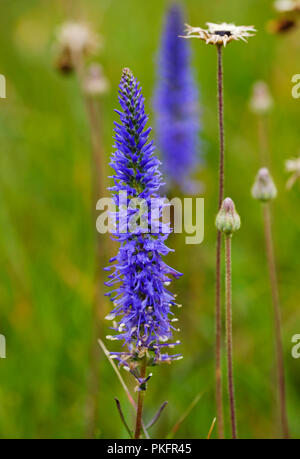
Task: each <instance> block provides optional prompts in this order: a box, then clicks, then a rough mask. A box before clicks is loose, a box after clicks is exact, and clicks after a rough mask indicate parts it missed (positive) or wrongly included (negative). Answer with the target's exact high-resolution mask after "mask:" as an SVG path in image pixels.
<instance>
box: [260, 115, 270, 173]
mask: <svg viewBox="0 0 300 459" xmlns="http://www.w3.org/2000/svg"><path fill="white" fill-rule="evenodd" d="M257 131H258V141H259V150H260V163H261V166H262V167H266V166H268V167H269V162H270V160H269V141H268V132H267V119H266V117H265V116H264V115H258V117H257Z"/></svg>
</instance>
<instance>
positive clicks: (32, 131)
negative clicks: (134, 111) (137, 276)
mask: <svg viewBox="0 0 300 459" xmlns="http://www.w3.org/2000/svg"><path fill="white" fill-rule="evenodd" d="M183 3H184V4H185V7H186V14H187V21H188V22H189V23H190V24H192V25H199V26H202V25H204V24H205V22H206V21H211V22H222V21H227V22H234V23H236V24H245V25H252V24H253V25H255V26H256V28H257V29H258V33H257V35H256V37H255V38H251V40H249V43H248V44H247V45H246V44H244V43H242V42H239V43H234V44H232V45H229V46H228V48H226V50H225V52H224V84H225V129H226V195H229V196H231V197H232V198H233V199H234V201H235V203H236V206H237V209H238V211H239V213H240V215H241V219H242V229H241V230H240V231H239V233H238V234H237V235H236V236H235V237H234V241H233V328H234V364H235V365H234V371H235V382H236V403H237V416H238V428H239V435H240V436H241V437H242V438H274V437H276V435H277V434H278V426H277V425H276V419H277V416H276V393H275V390H274V387H275V386H274V380H275V370H274V343H273V318H272V317H273V316H272V307H271V306H272V305H271V300H270V291H269V283H268V277H267V267H266V261H265V254H264V237H263V228H262V218H261V209H260V206H259V204H258V203H257V202H254V201H253V200H252V198H251V196H250V189H251V186H252V183H253V180H254V176H255V174H256V172H257V170H258V167H259V147H258V135H257V124H256V119H255V117H254V115H253V114H251V113H250V112H249V110H248V100H249V96H250V92H251V87H252V84H253V83H254V81H256V80H258V79H264V80H266V81H267V82H268V84H269V85H270V88H271V91H272V94H273V98H274V103H275V104H274V109H273V111H272V113H271V115H270V117H269V126H268V127H269V148H270V154H271V171H272V174H273V177H274V180H275V181H276V184H277V186H278V198H277V199H276V201H275V202H274V205H273V211H274V239H275V247H276V254H277V261H278V275H279V282H280V295H281V300H282V319H283V344H284V354H285V364H286V375H287V400H288V414H289V421H290V429H291V434H292V436H293V437H295V438H299V437H300V421H299V411H300V395H299V386H300V359H299V360H296V359H293V358H292V356H291V348H292V343H291V338H292V336H293V335H294V334H297V333H300V302H299V290H300V286H299V285H300V284H299V274H300V258H299V248H300V246H299V233H300V216H299V208H300V189H299V184H297V185H296V186H295V187H294V188H293V190H292V191H289V192H288V191H287V190H286V188H285V183H286V180H287V175H286V173H285V171H284V161H285V160H286V159H288V158H290V157H295V156H297V154H298V153H299V147H300V145H299V110H300V101H299V100H295V99H293V98H292V96H291V88H292V83H291V78H292V76H293V75H294V74H297V73H299V72H300V68H299V51H300V40H299V34H300V30H299V29H298V31H294V32H291V33H290V34H287V35H284V36H275V35H270V34H269V33H268V32H267V31H266V23H267V22H268V21H269V20H270V19H273V18H274V17H276V13H275V11H274V10H273V7H272V1H271V0H243V1H242V2H241V1H240V0H214V1H212V2H207V1H205V0H186V1H185V2H183ZM167 4H168V2H167V1H163V0H151V1H146V0H86V1H83V0H82V1H79V0H78V1H76V2H68V1H67V0H65V1H64V0H52V1H51V2H50V1H46V0H39V1H37V0H35V1H34V0H26V1H23V2H20V1H17V0H10V1H9V2H8V1H7V2H1V6H0V10H1V15H0V17H1V19H0V73H1V74H3V75H5V77H6V80H7V99H5V100H4V99H2V100H0V254H1V256H0V333H2V334H4V335H5V337H6V341H7V358H6V359H1V360H0V437H1V438H40V437H43V438H65V437H68V438H80V437H84V435H85V419H86V413H85V409H86V399H87V381H88V374H89V349H90V346H91V340H92V329H93V324H92V319H93V315H92V304H93V290H94V269H95V263H97V260H96V257H95V247H94V236H95V231H96V230H95V222H94V221H93V220H92V219H91V211H92V208H93V207H94V203H93V202H92V198H91V196H92V192H91V179H92V177H91V164H90V163H91V153H90V135H89V127H88V124H87V120H86V113H85V108H84V104H83V101H82V98H81V96H80V93H79V92H78V85H77V82H76V79H75V78H74V77H72V76H71V77H63V76H61V75H59V74H58V73H57V72H56V70H55V69H54V65H53V63H54V55H55V52H54V39H55V31H56V29H57V27H58V26H59V25H60V24H61V23H62V22H63V21H65V20H66V19H84V20H87V21H88V22H90V23H91V25H92V26H93V27H94V29H95V30H96V31H97V32H98V33H100V34H101V35H102V36H103V40H104V47H103V49H102V52H101V53H100V54H99V58H98V60H99V62H101V64H102V65H103V67H104V71H105V74H106V76H107V77H108V79H109V81H110V92H109V93H108V94H107V95H105V96H104V97H103V99H102V102H101V103H102V114H103V119H102V132H103V142H104V145H105V153H106V164H108V161H109V155H110V153H111V151H112V143H113V142H112V130H113V121H114V120H115V119H116V115H115V114H114V112H113V110H114V109H115V108H117V87H118V83H119V79H120V75H121V70H122V68H123V67H124V66H127V67H130V68H131V69H132V70H133V72H134V74H135V75H136V77H137V78H138V79H139V81H140V82H141V84H142V86H143V91H144V95H145V97H146V105H147V110H148V111H149V112H150V113H151V117H150V124H152V125H153V124H154V119H153V113H152V107H151V101H152V96H153V90H154V85H155V73H156V69H155V66H156V55H157V50H158V46H159V42H160V34H161V30H162V25H163V18H164V13H165V10H166V7H167ZM190 44H191V46H192V48H193V64H194V68H195V75H196V77H197V82H198V84H199V87H200V97H201V106H202V125H203V134H202V137H203V145H204V146H203V150H204V154H205V157H206V160H205V161H206V164H205V166H203V168H202V170H200V171H199V174H198V176H199V179H200V180H201V181H202V182H203V184H204V186H205V190H204V192H203V195H204V197H205V240H204V242H203V243H202V244H201V245H199V246H191V245H185V244H184V237H185V235H177V236H176V238H174V237H172V238H171V239H170V242H169V245H170V246H172V247H176V249H177V251H176V252H175V253H174V254H171V255H170V256H169V257H168V260H167V261H168V264H170V265H171V266H173V267H174V268H176V269H178V270H180V271H181V272H183V273H184V277H183V278H181V279H180V280H178V281H176V282H174V284H173V286H172V288H173V289H174V291H176V293H178V298H179V300H180V303H182V304H183V307H182V309H180V314H179V316H180V328H181V333H180V339H181V341H182V346H181V352H182V353H183V355H184V359H183V360H181V361H179V362H175V363H174V364H172V366H171V367H168V366H165V367H163V366H162V367H156V368H154V375H153V378H152V379H151V381H150V382H149V390H148V392H147V395H146V400H145V419H150V418H151V417H152V416H153V415H154V413H155V411H156V409H157V408H158V406H159V405H160V404H161V403H162V402H163V401H165V400H168V401H169V405H168V407H167V408H166V410H165V412H164V413H163V415H162V417H161V419H160V421H159V422H158V423H157V425H156V426H155V427H154V428H153V430H152V432H151V435H153V437H156V438H165V437H166V436H167V435H168V433H169V432H170V430H171V428H172V427H173V425H174V424H175V422H176V421H177V420H178V419H179V418H180V416H181V415H182V413H183V412H184V411H185V409H186V408H187V406H188V405H189V404H190V403H191V402H192V400H193V399H194V398H195V397H196V395H197V394H198V393H201V394H202V396H201V399H200V401H199V402H198V404H197V405H196V407H195V408H194V409H193V411H192V413H191V414H190V415H189V416H188V417H187V419H186V420H185V421H184V423H183V424H182V425H181V427H180V430H178V432H177V434H176V435H177V437H178V438H204V437H206V435H207V433H208V431H209V428H210V425H211V422H212V420H213V418H214V416H215V402H214V340H215V338H214V265H215V236H216V234H215V233H216V232H215V227H214V219H215V211H216V208H217V189H218V183H217V176H218V126H217V108H216V102H217V100H216V50H215V48H214V47H212V46H205V45H204V44H203V43H202V42H199V41H197V40H191V42H190ZM107 174H109V175H111V171H110V170H108V167H107ZM102 237H105V236H102ZM105 301H106V300H105V299H103V317H104V315H105V314H106V313H107V312H108V310H109V306H108V305H107V304H106V303H105ZM104 322H105V323H104V324H103V336H102V338H103V339H104V337H105V335H106V334H107V332H108V326H109V325H108V323H107V322H106V321H104ZM99 367H100V376H99V391H100V396H99V409H100V416H99V421H98V429H97V436H98V437H100V438H126V435H127V434H126V431H125V429H124V428H123V426H122V425H121V422H120V420H119V416H118V413H117V410H116V407H115V402H114V397H118V398H119V399H120V400H121V403H122V406H123V409H124V412H125V414H126V417H127V419H128V421H130V422H131V421H132V420H133V419H132V417H131V416H132V410H131V407H130V405H129V403H128V401H127V398H126V395H125V393H124V392H123V389H122V387H121V385H120V383H119V381H118V379H117V377H116V376H115V374H114V373H113V370H112V368H111V366H110V364H109V362H108V361H107V360H106V358H105V357H104V356H103V354H102V353H101V350H100V348H99ZM225 369H226V366H225V360H224V371H225ZM125 377H126V380H127V381H128V384H129V386H130V387H132V386H131V385H132V381H131V379H130V377H128V375H127V374H125ZM223 382H224V400H225V408H226V419H228V409H227V407H228V404H227V396H226V379H225V377H224V381H223ZM226 427H227V433H228V434H229V432H230V426H229V424H227V425H226ZM215 436H216V430H215V431H214V432H213V437H215Z"/></svg>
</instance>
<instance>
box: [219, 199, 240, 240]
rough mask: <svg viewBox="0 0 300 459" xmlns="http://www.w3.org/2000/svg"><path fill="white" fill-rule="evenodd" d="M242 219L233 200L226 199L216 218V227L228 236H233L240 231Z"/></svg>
mask: <svg viewBox="0 0 300 459" xmlns="http://www.w3.org/2000/svg"><path fill="white" fill-rule="evenodd" d="M240 226H241V219H240V216H239V214H238V213H237V211H236V210H235V205H234V202H233V201H232V199H230V198H226V199H224V201H223V203H222V206H221V209H220V210H219V213H218V215H217V218H216V227H217V229H218V230H219V231H221V232H222V233H224V234H225V235H226V236H231V235H232V233H234V232H235V231H237V230H238V229H240Z"/></svg>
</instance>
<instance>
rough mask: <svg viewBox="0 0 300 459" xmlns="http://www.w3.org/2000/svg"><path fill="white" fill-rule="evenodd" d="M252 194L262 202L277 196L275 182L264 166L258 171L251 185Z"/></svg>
mask: <svg viewBox="0 0 300 459" xmlns="http://www.w3.org/2000/svg"><path fill="white" fill-rule="evenodd" d="M252 196H253V198H254V199H258V200H259V201H262V202H268V201H270V200H272V199H274V198H276V196H277V189H276V186H275V183H274V182H273V179H272V177H271V175H270V172H269V170H268V169H267V168H266V167H263V168H262V169H260V170H259V171H258V174H257V176H256V180H255V182H254V185H253V187H252Z"/></svg>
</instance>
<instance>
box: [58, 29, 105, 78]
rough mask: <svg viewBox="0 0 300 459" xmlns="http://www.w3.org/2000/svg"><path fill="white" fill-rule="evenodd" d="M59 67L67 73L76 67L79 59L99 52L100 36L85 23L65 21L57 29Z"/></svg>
mask: <svg viewBox="0 0 300 459" xmlns="http://www.w3.org/2000/svg"><path fill="white" fill-rule="evenodd" d="M57 47H58V60H57V67H58V69H59V70H61V71H62V72H65V73H69V72H70V71H72V70H73V69H74V67H75V66H76V63H77V59H81V58H82V57H89V56H92V55H94V54H96V53H97V51H98V50H99V49H100V47H101V40H100V37H99V36H98V35H97V34H96V33H95V32H94V31H93V30H92V29H91V28H90V27H89V26H88V25H87V24H84V23H76V22H65V23H64V24H62V25H61V26H60V27H59V29H58V31H57Z"/></svg>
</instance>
